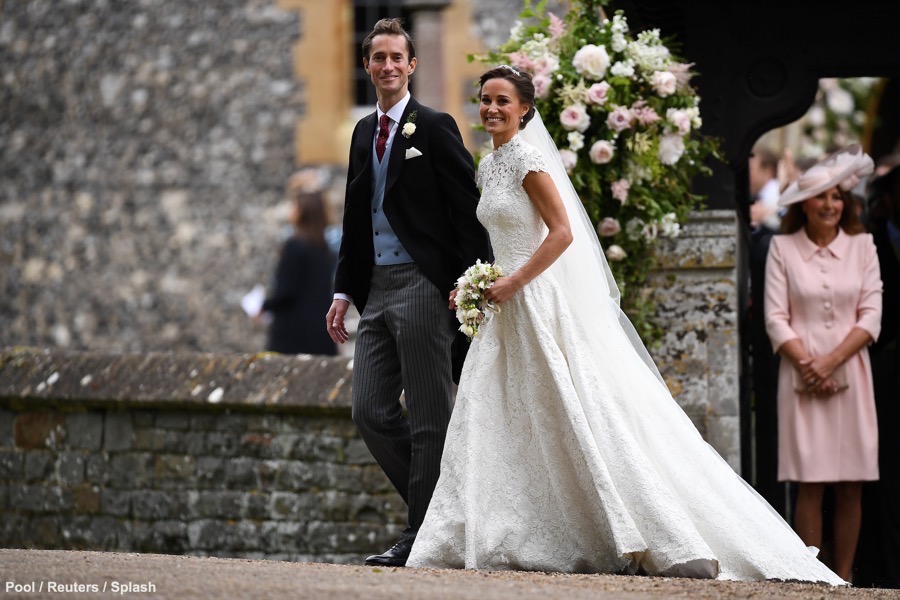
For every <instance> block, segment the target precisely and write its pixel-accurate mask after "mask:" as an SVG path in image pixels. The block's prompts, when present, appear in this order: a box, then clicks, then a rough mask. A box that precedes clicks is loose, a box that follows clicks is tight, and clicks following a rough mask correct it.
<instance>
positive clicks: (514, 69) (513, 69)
mask: <svg viewBox="0 0 900 600" xmlns="http://www.w3.org/2000/svg"><path fill="white" fill-rule="evenodd" d="M500 68H501V69H509V70H510V71H512V72H513V73H515V74H516V75H518V76H519V77H521V76H522V73H521V72H519V70H518V69H517V68H515V67H511V66H509V65H500Z"/></svg>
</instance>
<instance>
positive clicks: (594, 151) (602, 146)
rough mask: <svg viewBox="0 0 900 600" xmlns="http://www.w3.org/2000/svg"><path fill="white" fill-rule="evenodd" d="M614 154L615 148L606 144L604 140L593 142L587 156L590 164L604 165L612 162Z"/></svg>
mask: <svg viewBox="0 0 900 600" xmlns="http://www.w3.org/2000/svg"><path fill="white" fill-rule="evenodd" d="M615 153H616V147H615V146H613V145H612V144H610V143H609V142H607V141H606V140H599V141H596V142H594V145H593V146H591V150H590V151H589V152H588V155H589V156H590V157H591V162H593V163H594V164H597V165H605V164H606V163H608V162H609V161H611V160H612V157H613V156H614V155H615Z"/></svg>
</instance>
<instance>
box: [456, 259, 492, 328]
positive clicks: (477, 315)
mask: <svg viewBox="0 0 900 600" xmlns="http://www.w3.org/2000/svg"><path fill="white" fill-rule="evenodd" d="M502 275H503V270H502V269H501V268H500V266H499V265H494V264H491V263H483V262H481V259H478V260H477V261H475V264H474V265H472V266H471V267H469V268H468V269H466V272H465V273H463V274H462V276H461V277H460V278H459V279H457V280H456V319H457V320H458V321H459V322H460V326H459V330H460V331H462V332H463V333H464V334H466V336H468V338H469V339H470V340H471V339H472V338H474V337H475V336H476V335H478V329H479V327H480V326H481V324H482V322H484V319H485V316H486V312H485V311H487V310H490V311H493V312H500V309H499V308H498V307H496V306H494V305H493V304H491V303H490V302H487V301H486V300H485V299H484V291H485V290H486V289H488V288H489V287H491V285H493V283H494V281H496V280H497V278H498V277H501V276H502Z"/></svg>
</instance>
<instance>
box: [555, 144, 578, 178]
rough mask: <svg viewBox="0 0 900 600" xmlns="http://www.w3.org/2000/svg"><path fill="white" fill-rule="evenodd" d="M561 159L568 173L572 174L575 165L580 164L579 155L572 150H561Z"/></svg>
mask: <svg viewBox="0 0 900 600" xmlns="http://www.w3.org/2000/svg"><path fill="white" fill-rule="evenodd" d="M559 157H560V158H561V159H562V163H563V166H564V167H565V168H566V173H571V172H572V169H574V168H575V165H577V164H578V155H577V154H575V153H574V152H572V151H571V150H565V149H563V150H560V151H559Z"/></svg>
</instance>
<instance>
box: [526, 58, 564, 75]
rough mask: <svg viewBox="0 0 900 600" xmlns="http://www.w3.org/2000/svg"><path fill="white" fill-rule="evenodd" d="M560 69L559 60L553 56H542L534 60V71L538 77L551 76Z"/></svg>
mask: <svg viewBox="0 0 900 600" xmlns="http://www.w3.org/2000/svg"><path fill="white" fill-rule="evenodd" d="M558 69H559V60H557V58H556V57H555V56H553V55H552V54H548V55H546V56H541V57H540V58H537V59H535V60H534V69H532V71H533V72H534V73H535V74H537V75H550V74H551V73H553V72H554V71H556V70H558Z"/></svg>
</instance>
